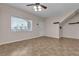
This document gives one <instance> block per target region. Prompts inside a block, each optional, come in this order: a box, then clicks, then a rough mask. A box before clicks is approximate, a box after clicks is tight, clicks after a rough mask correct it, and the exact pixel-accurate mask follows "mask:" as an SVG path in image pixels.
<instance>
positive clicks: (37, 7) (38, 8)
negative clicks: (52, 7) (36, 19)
mask: <svg viewBox="0 0 79 59" xmlns="http://www.w3.org/2000/svg"><path fill="white" fill-rule="evenodd" d="M26 6H33V9H34V10H35V11H42V8H43V9H47V6H44V5H42V4H40V3H35V4H28V5H26Z"/></svg>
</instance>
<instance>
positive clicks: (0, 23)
mask: <svg viewBox="0 0 79 59" xmlns="http://www.w3.org/2000/svg"><path fill="white" fill-rule="evenodd" d="M0 10H1V11H0V44H4V43H9V42H14V41H20V40H24V39H31V38H36V37H39V36H43V34H44V33H43V19H42V18H39V17H37V16H34V15H32V14H30V13H28V12H25V11H22V10H19V9H16V8H12V7H10V6H3V5H0ZM11 16H19V17H22V18H25V19H30V20H32V22H33V26H32V31H31V32H16V33H15V32H11V31H10V26H11V18H10V17H11ZM37 23H39V26H37V25H36V24H37Z"/></svg>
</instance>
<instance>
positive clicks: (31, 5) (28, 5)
mask: <svg viewBox="0 0 79 59" xmlns="http://www.w3.org/2000/svg"><path fill="white" fill-rule="evenodd" d="M33 5H35V4H28V5H26V6H33Z"/></svg>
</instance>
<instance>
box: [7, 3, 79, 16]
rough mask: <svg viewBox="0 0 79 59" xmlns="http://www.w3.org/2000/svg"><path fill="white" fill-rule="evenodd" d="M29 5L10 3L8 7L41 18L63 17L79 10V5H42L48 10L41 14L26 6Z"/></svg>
mask: <svg viewBox="0 0 79 59" xmlns="http://www.w3.org/2000/svg"><path fill="white" fill-rule="evenodd" d="M27 4H30V3H10V4H8V5H10V6H14V7H16V8H20V9H22V10H25V11H28V12H30V13H33V14H34V15H37V16H40V17H52V16H62V15H64V14H65V13H67V12H70V11H72V10H74V9H78V8H79V3H41V4H43V5H45V6H47V7H48V8H47V9H46V10H44V9H43V11H41V12H35V11H34V10H33V8H32V7H28V6H26V5H27Z"/></svg>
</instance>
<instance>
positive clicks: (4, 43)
mask: <svg viewBox="0 0 79 59" xmlns="http://www.w3.org/2000/svg"><path fill="white" fill-rule="evenodd" d="M40 37H47V38H51V39H59V38H55V37H49V36H38V37H33V38H31V39H37V38H40ZM24 40H29V39H25V38H24V39H22V40H16V41H10V42H3V43H0V45H6V44H11V43H16V42H20V41H24Z"/></svg>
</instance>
